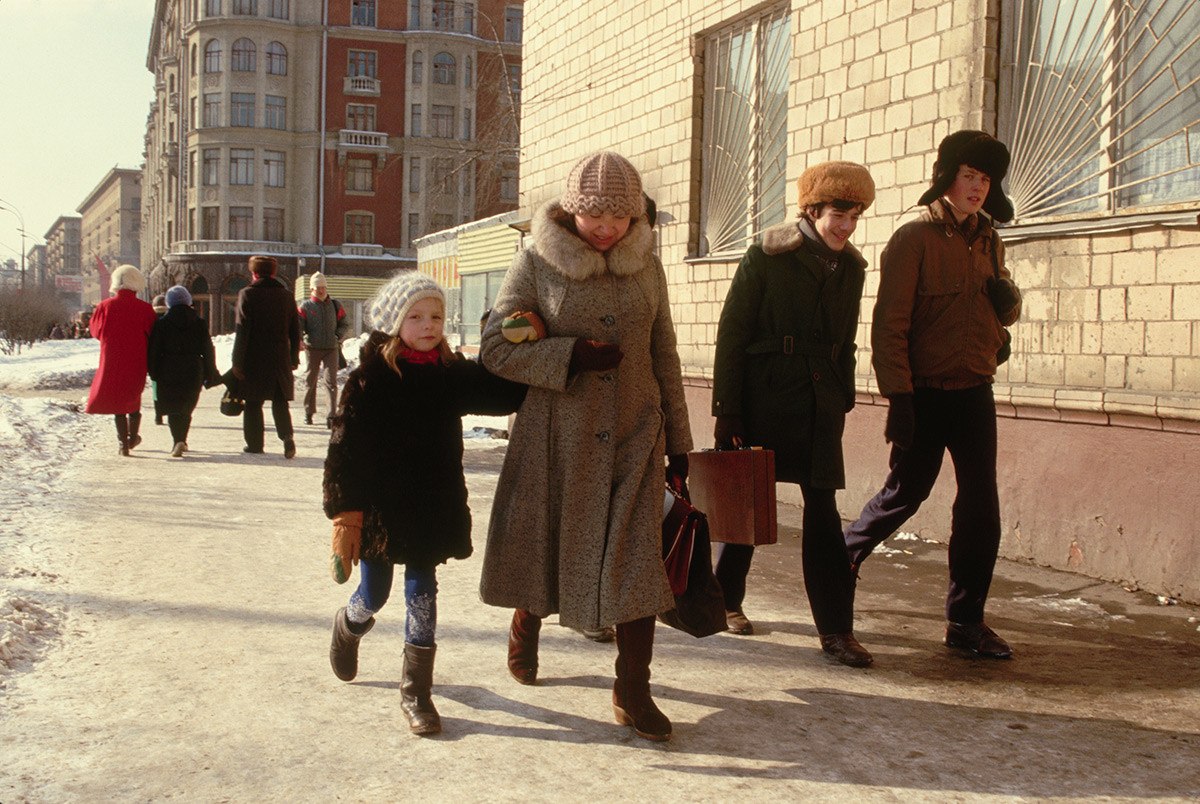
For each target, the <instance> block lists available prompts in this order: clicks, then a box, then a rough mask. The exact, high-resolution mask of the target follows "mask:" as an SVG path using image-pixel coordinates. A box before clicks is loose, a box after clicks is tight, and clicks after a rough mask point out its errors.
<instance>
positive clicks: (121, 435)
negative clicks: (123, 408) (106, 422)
mask: <svg viewBox="0 0 1200 804" xmlns="http://www.w3.org/2000/svg"><path fill="white" fill-rule="evenodd" d="M113 420H114V421H115V422H116V423H117V453H118V454H120V455H128V454H129V420H128V419H127V418H125V414H124V413H118V414H116V415H115V416H113Z"/></svg>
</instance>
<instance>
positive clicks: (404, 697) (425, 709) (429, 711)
mask: <svg viewBox="0 0 1200 804" xmlns="http://www.w3.org/2000/svg"><path fill="white" fill-rule="evenodd" d="M436 652H437V646H432V647H428V648H426V647H422V646H421V645H414V644H412V643H411V642H405V643H404V667H403V669H402V670H401V675H402V676H403V680H402V681H401V682H400V710H401V711H402V712H404V716H405V717H406V718H408V728H409V729H410V730H411V731H412V733H413V734H438V733H439V732H441V730H442V719H441V718H440V717H439V716H438V711H437V709H435V708H434V706H433V698H432V697H430V689H431V688H432V687H433V657H434V654H435V653H436Z"/></svg>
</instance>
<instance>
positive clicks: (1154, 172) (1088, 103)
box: [1007, 0, 1200, 219]
mask: <svg viewBox="0 0 1200 804" xmlns="http://www.w3.org/2000/svg"><path fill="white" fill-rule="evenodd" d="M1198 31H1200V5H1198V4H1197V3H1196V2H1195V0H1165V1H1164V0H1022V2H1020V4H1019V5H1018V7H1017V18H1016V22H1015V47H1014V50H1015V59H1014V62H1015V63H1014V65H1013V68H1014V69H1013V73H1014V80H1013V81H1012V83H1011V85H1010V87H1009V97H1008V109H1009V110H1010V116H1011V119H1012V124H1011V125H1010V126H1009V131H1008V133H1007V136H1008V137H1009V138H1010V144H1011V146H1012V153H1013V160H1012V171H1011V172H1010V174H1009V181H1008V185H1009V193H1010V195H1011V196H1012V198H1013V202H1014V205H1015V206H1016V209H1017V215H1018V217H1019V218H1021V219H1029V218H1035V217H1042V216H1047V215H1055V214H1063V213H1066V212H1078V211H1104V210H1113V209H1116V208H1119V207H1123V206H1129V205H1131V204H1136V203H1137V202H1138V199H1139V198H1153V199H1154V201H1155V202H1158V203H1163V202H1170V201H1188V200H1197V199H1200V153H1198V151H1200V149H1198V148H1197V147H1196V144H1195V137H1196V133H1197V132H1196V130H1197V128H1200V116H1198V113H1200V102H1198V101H1200V33H1198ZM1167 180H1170V181H1167ZM1164 182H1165V183H1164Z"/></svg>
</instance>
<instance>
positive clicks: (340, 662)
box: [329, 606, 375, 681]
mask: <svg viewBox="0 0 1200 804" xmlns="http://www.w3.org/2000/svg"><path fill="white" fill-rule="evenodd" d="M373 625H375V618H374V617H372V618H371V619H369V620H367V621H366V622H365V623H352V622H350V619H349V618H348V617H347V616H346V608H345V607H344V606H343V607H342V608H340V609H338V613H337V614H335V615H334V616H333V641H332V643H330V645H329V664H330V665H331V666H332V667H333V674H334V675H335V676H337V677H338V678H340V679H341V680H342V681H353V680H354V677H355V676H356V675H358V641H359V640H360V639H362V637H363V634H365V633H367V632H368V631H370V630H371V627H372V626H373Z"/></svg>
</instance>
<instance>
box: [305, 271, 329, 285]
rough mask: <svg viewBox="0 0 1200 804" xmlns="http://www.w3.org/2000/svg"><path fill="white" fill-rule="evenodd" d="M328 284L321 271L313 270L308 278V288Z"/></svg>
mask: <svg viewBox="0 0 1200 804" xmlns="http://www.w3.org/2000/svg"><path fill="white" fill-rule="evenodd" d="M328 284H329V283H328V282H326V281H325V274H323V273H321V272H320V271H315V272H314V273H313V275H312V276H311V277H309V279H308V286H309V287H310V288H316V287H323V286H327V285H328Z"/></svg>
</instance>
